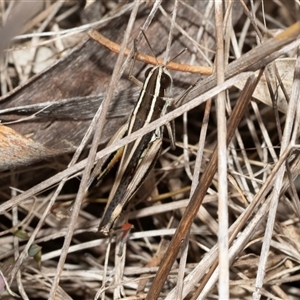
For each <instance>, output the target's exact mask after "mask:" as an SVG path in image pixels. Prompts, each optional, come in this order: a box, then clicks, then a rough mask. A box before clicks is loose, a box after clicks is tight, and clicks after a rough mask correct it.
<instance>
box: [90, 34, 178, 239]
mask: <svg viewBox="0 0 300 300" xmlns="http://www.w3.org/2000/svg"><path fill="white" fill-rule="evenodd" d="M145 38H146V37H145ZM146 41H147V43H148V44H149V42H148V40H147V38H146ZM149 47H150V45H149ZM150 49H151V47H150ZM135 53H136V52H135ZM176 57H177V56H176ZM133 63H134V61H133ZM166 66H167V64H166V65H160V64H158V63H157V65H156V66H154V67H152V68H149V69H147V70H146V72H145V81H144V83H143V84H142V88H141V91H140V94H139V97H138V100H137V103H136V104H135V107H134V108H133V110H132V112H131V114H130V117H129V119H128V121H127V122H126V123H125V124H124V125H123V126H122V127H121V128H120V129H119V131H118V132H117V133H116V134H115V136H114V137H113V138H112V139H111V141H110V142H109V144H111V143H112V142H114V141H115V140H117V139H120V138H122V137H124V136H126V135H129V134H131V133H132V132H134V131H136V130H137V129H140V128H143V127H144V126H146V125H147V124H149V123H150V122H152V121H154V120H156V119H158V118H160V117H161V116H163V115H165V114H166V113H167V112H168V110H169V109H170V107H171V105H172V101H171V99H170V98H168V94H169V92H170V89H171V87H172V77H171V75H170V73H169V72H168V71H167V69H166ZM132 68H133V65H132ZM132 68H131V69H132ZM129 78H130V76H129ZM131 79H135V78H131ZM135 81H137V79H135ZM165 126H166V127H167V130H168V133H169V136H170V139H171V146H172V148H175V141H174V125H173V124H171V123H168V124H166V125H165ZM163 127H164V126H163ZM163 127H158V128H157V129H156V130H154V131H152V132H150V133H147V134H145V135H144V136H142V137H139V138H138V139H137V140H135V141H134V142H132V143H129V144H127V145H126V146H124V147H122V148H120V149H119V150H117V151H116V153H115V154H114V155H113V158H112V159H111V161H110V162H109V164H108V166H107V167H106V168H105V169H104V170H103V171H101V173H100V175H99V177H98V179H99V180H100V179H101V178H102V177H103V176H104V175H105V174H106V173H107V172H108V171H109V170H110V168H111V167H112V165H113V164H114V162H115V161H117V160H120V164H119V168H118V171H117V175H116V179H115V181H114V184H113V187H112V189H111V192H110V194H109V198H108V202H107V205H106V208H105V211H104V214H103V217H102V219H101V223H100V225H99V231H101V232H102V233H103V234H105V235H108V233H109V232H110V229H111V227H112V226H113V224H114V222H115V220H116V219H117V218H118V216H119V215H120V213H121V212H122V210H123V208H124V207H125V206H126V204H127V203H128V202H129V200H130V199H131V198H132V197H133V196H134V194H135V193H136V191H137V190H138V188H139V187H140V186H141V184H142V183H143V182H144V180H145V179H146V177H147V175H148V174H149V172H150V170H151V169H152V168H153V166H154V165H155V163H156V161H157V158H158V156H159V154H160V150H161V145H162V138H163V130H164V128H163ZM98 170H99V168H97V165H96V167H95V169H94V171H93V172H92V175H91V180H90V181H92V180H93V179H94V178H95V174H96V173H99V171H98Z"/></svg>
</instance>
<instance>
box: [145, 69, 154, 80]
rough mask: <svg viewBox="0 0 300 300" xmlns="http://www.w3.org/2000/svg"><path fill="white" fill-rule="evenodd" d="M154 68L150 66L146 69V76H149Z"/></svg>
mask: <svg viewBox="0 0 300 300" xmlns="http://www.w3.org/2000/svg"><path fill="white" fill-rule="evenodd" d="M152 69H153V68H148V69H147V70H146V71H145V78H147V77H148V75H149V73H150V71H151V70H152Z"/></svg>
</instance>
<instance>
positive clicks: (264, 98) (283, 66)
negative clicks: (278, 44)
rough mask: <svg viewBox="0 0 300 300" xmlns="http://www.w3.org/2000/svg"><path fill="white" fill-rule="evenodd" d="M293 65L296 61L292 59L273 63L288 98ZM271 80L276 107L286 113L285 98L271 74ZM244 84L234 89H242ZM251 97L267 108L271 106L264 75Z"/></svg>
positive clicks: (273, 75) (239, 84) (243, 82)
mask: <svg viewBox="0 0 300 300" xmlns="http://www.w3.org/2000/svg"><path fill="white" fill-rule="evenodd" d="M295 63H296V59H294V58H280V59H277V60H276V61H275V64H276V67H277V70H278V73H279V76H280V80H281V82H282V84H283V85H284V87H285V89H286V91H287V94H288V96H290V95H291V89H292V84H293V76H294V70H295ZM271 73H272V78H271V83H272V87H273V90H274V92H275V97H276V98H277V105H278V109H279V110H280V111H281V112H283V113H286V111H287V101H286V98H285V96H284V94H283V92H282V90H281V88H280V87H279V82H278V80H277V78H276V76H275V74H274V72H272V71H271ZM244 84H245V81H240V82H239V83H238V84H237V85H236V87H237V88H238V89H240V90H241V89H243V87H244ZM253 97H254V98H255V99H257V100H259V101H261V102H263V103H264V104H267V105H268V106H272V98H271V96H270V92H269V89H268V85H267V81H266V77H265V75H263V76H262V77H261V80H260V82H259V84H258V86H257V88H256V89H255V91H254V94H253Z"/></svg>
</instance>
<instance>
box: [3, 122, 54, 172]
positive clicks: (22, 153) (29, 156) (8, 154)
mask: <svg viewBox="0 0 300 300" xmlns="http://www.w3.org/2000/svg"><path fill="white" fill-rule="evenodd" d="M59 153H60V152H59V151H56V150H51V149H48V148H46V147H44V146H43V145H41V144H40V143H37V142H35V141H33V140H32V139H30V138H27V137H25V136H23V135H21V134H19V133H17V132H16V131H14V130H13V129H11V128H9V127H7V126H4V125H1V126H0V170H7V169H11V168H16V167H19V166H24V165H29V164H31V163H34V162H36V161H39V160H42V159H45V158H48V157H51V156H55V155H58V154H59Z"/></svg>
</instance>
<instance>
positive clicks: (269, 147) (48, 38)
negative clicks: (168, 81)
mask: <svg viewBox="0 0 300 300" xmlns="http://www.w3.org/2000/svg"><path fill="white" fill-rule="evenodd" d="M87 2H88V3H87V4H86V5H85V6H84V5H82V1H64V2H63V1H54V0H53V1H40V2H39V4H40V7H39V8H37V9H38V13H36V12H34V13H32V16H31V17H30V21H28V18H27V17H26V18H25V17H24V16H23V17H24V18H21V17H20V15H18V14H17V13H15V12H16V10H15V8H14V6H13V2H12V1H2V2H0V14H1V17H2V23H3V24H9V22H10V21H11V20H10V19H9V16H10V17H11V18H15V19H12V20H13V21H14V23H13V24H16V26H15V28H13V30H9V28H8V27H5V26H4V29H3V30H2V31H0V36H1V35H2V36H3V39H2V40H3V41H7V40H9V39H10V38H13V36H15V35H16V36H15V37H14V43H13V44H11V45H10V46H9V48H8V49H6V50H5V51H4V52H3V55H2V58H1V74H0V80H1V82H0V85H1V87H0V88H1V96H2V98H1V102H0V114H1V119H2V122H3V123H4V125H5V126H9V127H11V128H12V129H14V130H15V133H14V132H13V131H8V130H9V129H7V128H6V127H4V126H1V127H2V128H3V131H1V135H2V137H1V139H0V145H1V147H2V148H3V153H4V150H5V151H6V152H5V153H8V154H9V153H10V151H11V153H13V154H12V155H11V157H10V156H9V155H8V158H7V156H5V159H7V161H5V163H4V162H3V164H2V165H1V170H3V171H2V172H1V175H0V176H1V177H0V178H1V189H0V195H1V202H2V204H1V205H0V214H1V215H0V225H1V232H0V244H1V245H2V246H1V247H0V261H1V272H2V273H1V276H0V292H3V290H4V286H6V287H7V290H6V291H5V292H3V294H2V296H1V297H2V298H3V299H15V296H14V293H16V294H18V295H20V296H21V298H22V299H144V298H146V296H147V295H148V296H147V299H157V298H158V296H157V295H158V294H159V295H160V296H159V299H215V298H219V299H227V298H230V299H299V294H300V254H299V253H300V243H299V240H300V239H299V237H300V227H299V217H300V213H299V211H300V205H299V196H298V193H299V181H298V174H299V156H298V144H297V142H298V132H299V128H298V126H299V124H298V120H299V114H298V111H299V109H298V107H300V106H299V105H298V100H299V78H300V73H299V72H300V65H299V58H298V60H297V51H296V50H297V47H299V44H300V40H299V34H300V30H299V28H300V25H299V23H296V21H297V16H299V15H300V14H299V10H300V6H299V1H296V0H295V1H283V0H281V1H275V0H274V1H265V3H264V5H265V6H262V5H261V3H260V1H250V3H247V4H245V3H243V2H242V1H233V2H232V3H234V5H233V6H230V3H231V2H230V3H228V5H229V6H227V7H226V9H224V7H223V12H222V7H221V6H220V5H221V3H220V2H218V1H216V3H215V5H213V4H214V2H213V1H207V2H205V1H198V2H197V0H196V1H182V2H181V1H179V3H178V8H177V10H176V12H177V16H176V20H175V24H173V25H174V32H173V35H172V36H173V46H172V47H171V50H170V51H171V54H170V56H171V57H172V56H173V53H174V55H176V53H178V52H179V51H180V50H181V49H182V48H183V47H186V46H187V47H188V50H187V51H186V53H184V54H183V55H182V56H180V57H179V58H177V59H176V60H180V62H181V60H182V64H185V63H186V64H189V65H194V66H196V65H197V66H199V65H200V66H202V67H205V68H206V70H207V68H211V67H213V66H214V63H215V59H217V61H218V62H217V64H216V67H215V71H216V72H215V73H214V74H213V75H212V76H210V77H204V76H203V75H198V74H197V75H191V74H189V73H183V74H181V75H180V74H179V72H173V73H172V75H173V74H174V95H175V96H176V95H179V94H180V93H181V92H182V91H183V90H184V89H186V88H187V87H188V86H189V85H190V84H192V83H194V82H195V81H196V80H198V79H199V77H200V79H201V80H199V81H197V85H196V86H195V88H194V89H193V90H192V91H191V93H189V95H188V97H187V98H186V99H185V103H184V105H182V106H180V107H179V108H177V109H176V110H174V111H173V112H172V113H170V114H168V115H166V116H165V117H164V118H161V119H159V120H158V121H156V123H153V124H150V125H149V126H147V127H145V128H144V129H143V130H141V131H138V132H136V133H134V134H132V135H130V136H128V137H127V138H125V139H122V140H119V141H117V142H116V143H113V144H112V145H110V146H109V147H106V148H104V149H103V150H101V151H98V150H99V149H98V148H99V144H100V143H101V142H103V141H104V140H107V139H108V138H109V137H110V136H111V135H112V134H113V132H114V131H116V130H117V128H118V127H119V123H117V121H114V120H115V119H113V123H115V125H111V126H110V125H109V126H107V127H111V128H110V129H111V131H109V130H106V131H105V130H104V131H103V128H104V125H105V123H106V122H108V120H109V119H110V117H108V118H107V116H108V115H116V114H118V113H119V114H120V115H121V117H123V116H124V115H127V113H128V111H129V110H130V105H129V104H127V102H126V105H125V108H126V109H125V112H122V114H121V112H120V111H121V104H120V101H121V100H123V98H122V97H121V96H118V95H120V94H116V95H115V94H114V92H115V91H116V90H119V91H121V92H122V91H123V90H125V91H129V93H130V95H134V97H133V98H134V99H136V97H137V95H136V89H133V90H132V87H131V86H129V84H128V80H127V79H125V80H124V78H126V76H124V77H123V79H122V80H121V81H120V82H119V79H120V74H121V73H122V72H123V71H124V69H125V70H127V69H128V64H125V65H123V62H124V61H125V58H124V57H123V56H122V46H123V50H124V49H125V47H128V48H131V47H132V40H133V38H135V37H136V36H137V35H138V33H139V28H140V27H142V26H143V27H144V28H147V27H148V25H149V24H146V23H144V22H145V20H146V18H147V17H148V20H150V25H149V29H148V30H146V33H147V36H148V38H149V39H150V41H151V43H152V41H153V45H152V47H153V49H154V52H155V53H156V51H158V52H159V51H160V52H159V53H160V56H162V57H163V58H164V57H165V56H164V55H166V54H165V52H164V51H165V48H166V43H165V42H166V41H167V39H168V32H169V30H170V22H171V17H170V13H171V12H172V11H173V6H174V3H173V2H171V1H168V2H163V5H162V6H159V2H155V3H154V4H153V3H152V2H151V1H147V3H146V4H145V3H143V4H141V5H140V6H138V5H137V4H138V1H136V2H129V3H127V2H125V1H122V2H120V3H117V1H87ZM174 2H176V1H174ZM200 2H202V3H205V4H204V5H202V6H201V4H200ZM252 2H254V3H252ZM238 4H239V6H236V5H238ZM252 4H253V6H251V5H252ZM23 5H26V4H23ZM27 5H28V4H27ZM243 5H244V6H243ZM24 7H25V6H24ZM153 7H154V8H155V7H156V10H155V9H154V8H153ZM247 7H248V8H247ZM137 9H139V10H138V11H137ZM151 9H152V10H151ZM201 9H202V10H201ZM135 10H136V11H135ZM20 11H21V12H22V9H21V10H20V7H19V10H18V13H20ZM32 11H33V10H32ZM135 13H137V16H136V15H135ZM26 15H28V12H27V13H26ZM16 16H18V18H16ZM21 16H22V13H21ZM151 18H153V20H151ZM292 25H293V27H291V28H289V29H288V30H285V29H286V28H288V27H290V26H292ZM114 26H115V27H114ZM155 26H156V27H155ZM131 27H132V28H131ZM21 28H22V31H21ZM91 28H97V30H99V29H100V32H103V31H104V32H105V33H106V34H107V35H110V36H107V37H108V38H110V39H111V40H114V39H117V40H118V42H119V43H120V44H121V43H122V42H123V44H122V45H121V50H120V51H121V53H120V56H118V59H117V61H116V62H115V61H114V60H112V57H117V55H116V54H106V55H103V56H102V57H101V59H102V62H103V61H104V66H106V64H107V69H106V68H102V69H101V68H100V66H98V64H99V61H97V60H96V58H95V56H96V54H95V53H97V52H100V51H103V49H102V48H103V46H100V45H96V44H92V43H95V42H92V41H88V43H90V44H87V45H90V48H92V47H95V49H96V50H95V53H94V54H90V55H89V54H87V55H89V56H87V57H88V58H87V59H86V60H85V61H84V62H83V63H82V65H80V63H79V62H78V61H77V60H76V61H75V60H74V61H73V64H72V61H71V63H70V64H69V65H67V66H66V67H65V65H63V63H64V61H66V59H67V58H68V57H73V56H72V55H76V53H77V52H78V53H79V55H78V57H79V56H80V57H83V55H84V54H86V52H88V50H89V49H90V48H89V47H87V48H84V46H82V45H85V44H81V43H82V41H84V40H85V39H88V34H87V33H88V31H89V30H90V29H91ZM124 32H125V34H124ZM280 32H281V34H280ZM278 34H280V35H279V36H278ZM4 35H5V36H4ZM116 35H117V36H116ZM274 36H276V37H275V38H274ZM127 42H128V43H127ZM222 42H224V43H222ZM143 43H144V41H141V42H140V48H141V49H142V50H141V52H148V53H149V50H148V48H146V47H143ZM92 45H93V46H92ZM4 48H7V43H6V42H5V43H4V42H3V43H2V45H1V47H0V51H1V50H2V49H4ZM74 49H75V50H74ZM78 49H79V50H78ZM82 49H84V50H82ZM158 49H160V50H158ZM216 49H217V50H216ZM251 49H254V50H251ZM73 50H74V51H73ZM81 50H82V52H80V51H81ZM72 51H73V52H72ZM76 51H77V52H76ZM91 51H92V50H91ZM118 51H119V50H118ZM74 53H75V54H74ZM91 53H92V52H91ZM101 53H102V52H101ZM106 53H109V51H107V52H106ZM245 53H247V54H246V55H245ZM110 55H111V56H110ZM74 57H75V58H76V56H74ZM275 60H276V64H275V63H274V61H275ZM54 62H58V63H57V65H56V67H57V66H58V68H59V66H63V67H62V69H60V70H59V74H67V73H63V72H67V71H68V70H65V69H66V68H67V69H68V68H70V69H69V70H70V71H69V72H70V73H69V75H70V77H71V76H72V75H74V77H75V78H77V80H78V82H77V81H76V82H75V83H73V85H71V84H69V83H68V84H66V90H65V91H63V90H60V87H61V86H60V84H62V81H64V80H66V81H67V80H68V78H67V76H66V77H65V78H64V77H63V76H62V78H63V79H61V78H59V79H58V77H53V76H52V77H51V76H50V77H49V78H47V79H43V78H44V77H43V76H44V74H45V73H43V72H44V70H45V68H47V67H48V66H52V64H53V63H54ZM88 62H89V63H91V64H92V65H93V66H95V69H93V70H92V71H91V73H93V72H94V73H93V74H95V75H93V76H94V78H96V79H94V80H95V82H96V83H95V84H94V82H93V81H92V79H91V78H90V77H89V78H88V79H86V76H88V74H87V72H86V70H85V69H83V66H84V65H87V64H88ZM71 64H72V65H71ZM76 64H78V67H77V69H76V73H74V71H72V70H73V69H71V68H75V67H76V66H75V65H76ZM111 65H112V67H111V69H110V66H111ZM143 67H144V66H142V65H138V68H140V70H141V68H143ZM264 67H265V69H264V75H262V77H259V76H260V75H261V74H260V75H258V71H259V70H260V69H261V68H264ZM97 68H98V69H101V70H100V71H101V72H103V74H104V75H103V74H102V73H101V76H100V75H99V74H100V73H97V72H98V71H96V69H97ZM54 69H55V67H50V72H52V70H54ZM81 71H82V73H81ZM100 71H99V72H100ZM46 72H47V71H46ZM53 72H54V71H53ZM50 74H54V73H50ZM137 76H138V77H139V78H141V75H140V74H139V72H138V73H137ZM31 78H33V79H31ZM247 79H248V81H247ZM28 80H29V81H28ZM81 81H82V82H84V83H83V86H82V90H81V91H82V94H76V95H74V94H72V91H73V90H74V89H76V88H77V86H79V85H80V82H81ZM246 81H247V83H246ZM35 82H40V83H41V84H40V85H39V89H40V90H38V91H40V92H41V94H40V95H41V96H39V97H38V98H39V99H38V100H35V102H34V103H32V102H30V101H31V98H32V96H31V95H30V96H29V94H28V90H30V89H32V88H34V87H35V86H34V84H35ZM48 82H50V83H51V84H53V86H55V87H58V88H56V89H53V90H50V91H49V93H50V96H51V93H53V99H51V98H50V99H45V98H44V96H42V95H43V94H42V92H44V91H42V90H43V87H45V86H46V85H47V84H48ZM23 84H24V85H25V88H23V87H21V88H19V89H18V87H20V86H21V85H23ZM120 85H121V87H120ZM256 85H258V86H257V88H256V90H255V92H254V93H253V89H254V88H255V86H256ZM98 86H100V87H99V88H98ZM68 89H69V90H68ZM101 89H102V90H101ZM57 90H58V92H57ZM18 93H19V94H22V93H24V97H23V98H22V99H21V98H20V99H21V100H22V101H21V100H20V99H19V100H18V99H17V98H16V97H17V96H16V95H18ZM60 93H61V96H60ZM104 93H105V96H103V95H104ZM99 94H100V96H99V98H100V99H101V100H103V99H105V100H104V102H103V105H102V106H101V108H100V109H97V106H96V107H94V106H93V108H91V111H90V115H88V117H85V119H82V120H81V119H80V112H83V111H84V112H86V107H92V105H91V102H85V101H90V100H91V99H92V98H90V97H93V96H95V95H97V96H98V95H99ZM81 96H82V98H80V101H79V100H78V99H79V98H78V97H81ZM251 96H252V97H251ZM76 97H77V98H76ZM124 98H126V97H124ZM74 99H75V100H74ZM111 99H112V101H115V100H114V99H117V100H116V101H119V102H117V103H118V105H120V106H117V108H115V110H114V111H113V113H111V106H109V105H110V100H111ZM51 100H55V101H57V102H58V103H60V102H61V103H68V104H70V103H73V102H72V101H77V102H75V103H76V105H73V106H72V105H69V106H68V105H66V106H65V107H64V106H63V105H62V106H61V107H57V108H55V107H54V106H53V107H54V108H53V111H51V112H50V113H49V111H50V110H49V107H50V106H51V105H52V104H51V105H50V104H49V102H47V101H51ZM66 100H67V101H66ZM69 100H70V102H68V101H69ZM63 101H65V102H63ZM124 101H127V98H126V99H124ZM44 102H45V103H46V104H43V103H44ZM82 103H83V104H84V103H87V104H85V106H84V105H83V104H82ZM28 104H30V105H33V106H34V107H33V108H30V109H31V110H30V109H29V106H26V105H28ZM49 105H50V106H49ZM98 106H99V105H98ZM24 107H25V108H24ZM78 107H79V108H78ZM34 109H36V111H33V110H34ZM55 109H57V111H55ZM64 109H65V111H66V112H67V114H68V115H69V116H70V118H69V119H68V118H66V115H64V116H63V117H58V115H59V113H61V111H64ZM59 110H60V111H59ZM108 111H110V113H109V114H108ZM23 113H25V117H24V116H23V115H22V114H23ZM20 114H21V115H22V116H20ZM182 115H183V117H182ZM37 116H38V117H39V116H40V118H37ZM75 116H76V117H75ZM78 116H79V117H78ZM85 116H87V115H86V114H85ZM179 116H180V117H179ZM113 117H115V116H113ZM176 117H179V118H177V119H176V130H177V133H176V136H177V149H176V150H175V151H171V150H170V149H169V142H168V139H167V135H166V140H165V142H164V149H163V151H162V154H161V156H160V158H159V161H158V163H157V165H156V167H155V170H154V171H153V172H152V173H151V174H150V176H149V178H148V179H147V180H146V182H145V183H144V184H143V186H142V187H141V188H140V190H139V191H138V193H137V194H136V196H135V197H134V198H133V200H132V201H131V203H130V204H129V205H128V207H127V210H126V212H124V214H122V216H121V217H120V220H118V223H119V224H122V223H123V222H125V221H126V220H127V219H128V220H129V222H131V223H132V224H134V229H133V230H132V231H131V232H130V235H129V237H128V240H127V242H126V243H125V244H122V239H121V238H122V232H121V231H118V230H115V232H114V233H115V234H113V235H112V236H111V237H109V238H107V237H103V235H101V234H100V233H99V232H98V230H97V229H98V226H99V222H100V218H101V215H102V213H103V210H104V207H105V199H106V198H107V195H108V193H109V191H110V189H111V186H112V183H113V180H114V177H115V170H112V172H111V174H109V175H108V176H107V177H106V178H105V179H104V180H103V181H102V182H101V184H98V185H93V186H92V188H90V190H89V193H88V195H87V194H86V193H85V187H86V185H87V182H88V179H89V174H90V172H91V170H92V168H93V165H94V162H95V157H96V159H100V158H102V157H104V156H105V155H107V154H109V153H111V152H112V151H114V150H116V149H118V148H119V147H120V146H122V145H125V144H126V143H128V142H130V141H133V140H134V139H136V138H137V137H138V136H140V135H141V134H145V133H146V132H149V131H151V130H153V128H155V127H156V126H161V125H163V124H164V123H166V122H167V121H170V120H172V119H174V118H176ZM59 118H61V119H59ZM115 118H116V117H115ZM58 119H59V120H62V121H61V122H62V123H59V124H62V125H61V126H62V127H61V132H60V130H59V129H60V127H59V126H57V127H54V124H57V122H58ZM119 119H122V118H119ZM116 120H117V119H116ZM63 122H64V123H63ZM113 123H110V124H113ZM66 124H67V125H68V127H65V126H66ZM26 126H28V127H26ZM79 127H80V129H79ZM25 128H26V129H25ZM28 128H29V129H28ZM49 128H50V129H49ZM51 128H56V129H55V130H56V131H55V130H54V129H51ZM66 128H67V129H66ZM51 130H52V131H51ZM80 130H81V131H80ZM16 132H18V133H20V136H18V135H17V133H16ZM46 132H47V133H46ZM74 132H75V134H74ZM4 133H5V134H4ZM43 133H44V134H43ZM94 133H95V137H94V139H93V140H92V137H93V134H94ZM63 134H65V135H63ZM13 136H14V137H15V138H16V139H15V140H13V143H11V144H10V147H12V148H8V150H7V147H6V146H7V144H8V140H7V138H8V139H9V141H11V140H12V137H13ZM24 136H26V137H32V138H33V139H34V141H35V142H36V144H32V143H33V142H32V143H31V140H28V139H26V140H25V138H24ZM62 140H63V141H66V142H65V143H64V144H62V143H60V142H61V141H62ZM91 140H92V141H91ZM25 141H26V143H28V144H26V147H25ZM51 141H52V142H51ZM20 143H22V144H21V146H22V147H23V148H22V147H21V150H22V151H23V152H24V153H22V151H21V156H20V157H21V160H22V159H23V156H24V162H23V163H24V164H25V166H24V165H23V166H22V163H21V164H20V163H19V161H18V164H17V162H16V161H15V160H17V159H16V157H15V153H14V152H13V151H14V149H13V148H14V147H17V146H20ZM23 143H24V145H23ZM66 145H68V146H66ZM217 145H218V146H219V147H218V148H217ZM226 145H228V147H226ZM33 148H34V151H33V150H32V149H33ZM216 149H218V150H216ZM32 151H33V152H32ZM97 151H98V152H97ZM214 151H215V152H214ZM29 152H30V153H29ZM96 152H97V153H96ZM27 154H28V155H27ZM29 154H30V155H29ZM22 155H23V156H22ZM35 155H39V156H38V157H35ZM25 156H26V157H25ZM33 156H34V157H33ZM3 157H4V155H3V156H2V161H3ZM45 158H47V159H45ZM38 159H43V160H42V161H41V162H39V163H34V162H35V160H38ZM16 165H17V166H18V168H13V167H14V166H16ZM199 178H200V179H199ZM199 180H200V181H199ZM70 205H72V210H71V211H70V209H69V208H70ZM200 205H201V207H200V209H199V206H200ZM120 249H121V255H119V254H120ZM219 249H221V250H219ZM8 287H9V290H10V292H8ZM149 290H150V292H149ZM197 297H199V298H197Z"/></svg>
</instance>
